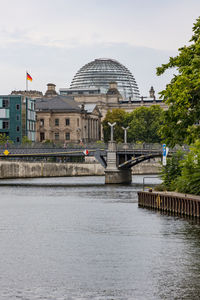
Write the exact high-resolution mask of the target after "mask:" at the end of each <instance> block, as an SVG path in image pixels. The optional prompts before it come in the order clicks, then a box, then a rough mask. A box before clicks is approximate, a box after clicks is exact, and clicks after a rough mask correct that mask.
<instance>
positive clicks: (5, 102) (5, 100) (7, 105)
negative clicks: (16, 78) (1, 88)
mask: <svg viewBox="0 0 200 300" xmlns="http://www.w3.org/2000/svg"><path fill="white" fill-rule="evenodd" d="M2 106H3V107H9V100H8V99H3V102H2Z"/></svg>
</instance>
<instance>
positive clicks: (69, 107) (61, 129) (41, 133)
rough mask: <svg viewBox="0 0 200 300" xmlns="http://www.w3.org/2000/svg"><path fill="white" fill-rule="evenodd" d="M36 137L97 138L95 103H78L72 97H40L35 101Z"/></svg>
mask: <svg viewBox="0 0 200 300" xmlns="http://www.w3.org/2000/svg"><path fill="white" fill-rule="evenodd" d="M36 112H37V125H36V131H37V135H36V141H37V142H45V141H51V142H54V143H62V144H67V143H80V142H95V141H98V140H100V139H101V113H100V111H99V109H98V107H97V106H96V105H86V106H84V105H79V104H78V103H76V102H75V101H74V99H73V97H69V96H68V97H66V96H59V95H57V96H54V97H43V98H41V99H37V101H36Z"/></svg>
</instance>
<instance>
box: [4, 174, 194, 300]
mask: <svg viewBox="0 0 200 300" xmlns="http://www.w3.org/2000/svg"><path fill="white" fill-rule="evenodd" d="M87 179H88V178H87ZM87 179H86V178H73V179H72V178H63V179H62V178H59V179H58V180H56V184H55V180H54V179H52V178H51V179H45V180H44V181H43V179H42V180H41V179H40V180H30V181H28V183H29V184H30V183H32V184H33V186H27V185H26V186H25V185H24V180H22V181H21V182H20V181H18V183H17V184H18V185H17V186H13V185H12V183H13V181H11V182H10V183H11V185H10V186H1V187H0V188H1V197H0V240H1V247H0V257H1V262H0V267H1V271H2V272H1V274H2V275H1V277H0V299H9V300H10V299H11V300H12V299H48V300H49V299H103V300H107V299H117V300H118V299H123V300H126V299H199V295H200V266H199V264H200V226H199V224H197V223H195V222H194V221H192V220H185V219H180V218H178V217H174V216H169V215H165V214H161V213H158V212H155V211H150V210H146V209H140V208H138V205H137V190H139V189H141V188H142V185H141V184H142V177H140V178H137V184H132V185H130V186H105V185H104V184H103V180H104V178H99V177H93V178H90V184H88V182H87ZM101 180H102V182H101ZM0 183H1V182H0ZM4 183H5V182H4ZM25 183H26V180H25ZM37 184H39V185H38V186H36V185H37ZM42 185H44V186H42Z"/></svg>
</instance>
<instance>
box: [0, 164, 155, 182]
mask: <svg viewBox="0 0 200 300" xmlns="http://www.w3.org/2000/svg"><path fill="white" fill-rule="evenodd" d="M104 171H105V169H104V168H103V167H102V166H101V165H100V164H99V163H48V162H22V161H21V162H20V161H15V162H10V161H1V162H0V179H4V178H5V179H6V178H29V177H30V178H31V177H32V178H34V177H64V176H103V175H105V173H104ZM158 172H159V166H157V165H155V164H150V163H149V164H140V165H138V166H135V167H134V168H133V172H132V174H157V173H158Z"/></svg>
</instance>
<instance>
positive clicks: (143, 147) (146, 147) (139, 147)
mask: <svg viewBox="0 0 200 300" xmlns="http://www.w3.org/2000/svg"><path fill="white" fill-rule="evenodd" d="M125 146H126V147H125ZM124 149H127V150H152V151H153V150H154V151H156V150H157V151H159V152H160V151H162V144H158V143H155V144H148V143H127V144H122V143H120V144H117V150H118V151H120V150H124ZM170 150H171V151H174V152H175V151H178V150H183V151H187V150H189V147H188V145H183V146H179V145H176V146H175V147H173V148H170Z"/></svg>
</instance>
